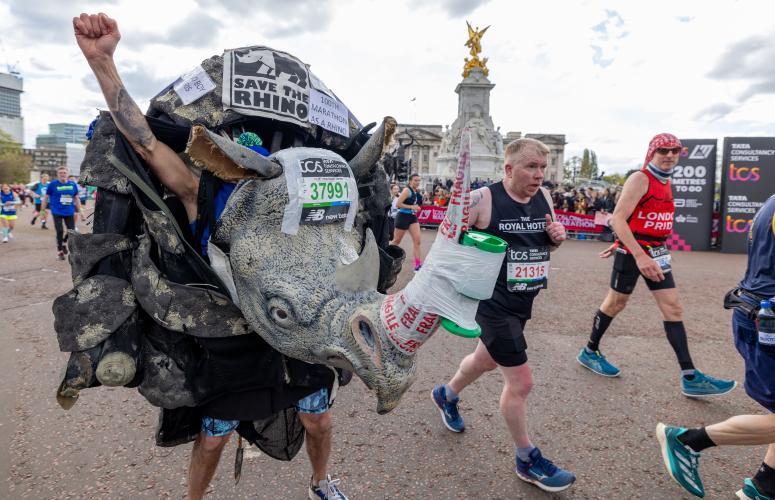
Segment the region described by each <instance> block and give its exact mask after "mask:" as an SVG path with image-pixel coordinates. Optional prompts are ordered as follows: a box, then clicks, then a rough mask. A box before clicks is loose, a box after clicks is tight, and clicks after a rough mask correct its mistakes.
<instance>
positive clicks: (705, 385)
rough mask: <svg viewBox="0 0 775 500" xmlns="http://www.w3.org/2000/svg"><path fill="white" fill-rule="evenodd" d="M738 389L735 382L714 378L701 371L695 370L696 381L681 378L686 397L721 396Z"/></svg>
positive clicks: (682, 390)
mask: <svg viewBox="0 0 775 500" xmlns="http://www.w3.org/2000/svg"><path fill="white" fill-rule="evenodd" d="M735 387H737V382H735V381H734V380H724V379H723V378H713V377H711V376H710V375H705V374H704V373H702V372H701V371H700V370H694V379H692V380H686V377H681V392H683V394H684V396H689V397H692V398H698V397H705V396H721V395H722V394H726V393H728V392H730V391H731V390H732V389H734V388H735Z"/></svg>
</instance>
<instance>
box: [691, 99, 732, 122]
mask: <svg viewBox="0 0 775 500" xmlns="http://www.w3.org/2000/svg"><path fill="white" fill-rule="evenodd" d="M734 109H735V107H734V106H732V105H730V104H726V103H723V102H719V103H716V104H712V105H710V106H708V107H707V108H704V109H702V110H700V111H699V112H697V113H696V114H695V115H694V119H695V120H698V121H702V122H715V121H716V120H721V119H722V118H724V117H726V116H727V115H728V114H729V113H731V112H732V111H734Z"/></svg>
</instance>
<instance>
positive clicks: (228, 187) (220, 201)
mask: <svg viewBox="0 0 775 500" xmlns="http://www.w3.org/2000/svg"><path fill="white" fill-rule="evenodd" d="M236 186H237V184H235V183H233V182H224V183H223V184H222V185H221V188H220V189H219V190H218V192H217V193H215V200H214V201H213V209H214V210H215V220H216V222H217V221H219V220H220V219H221V214H222V213H223V209H224V208H226V202H227V201H228V199H229V196H231V193H232V192H233V191H234V188H235V187H236ZM191 232H192V233H194V236H196V221H194V222H192V223H191ZM209 239H210V228H209V227H208V226H205V229H204V232H203V233H202V241H200V242H199V243H200V244H201V246H202V255H207V240H209Z"/></svg>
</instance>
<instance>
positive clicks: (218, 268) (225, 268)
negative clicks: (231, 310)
mask: <svg viewBox="0 0 775 500" xmlns="http://www.w3.org/2000/svg"><path fill="white" fill-rule="evenodd" d="M207 255H208V256H209V257H210V267H212V268H213V271H215V274H217V275H218V277H219V278H221V281H223V284H224V285H226V288H227V289H228V290H229V295H231V301H232V302H234V305H235V306H237V307H239V297H238V296H237V287H236V286H235V285H234V277H233V276H232V274H231V263H230V262H229V256H228V255H226V254H225V253H223V250H221V249H220V248H218V247H217V246H216V245H214V244H213V243H212V242H210V241H208V242H207Z"/></svg>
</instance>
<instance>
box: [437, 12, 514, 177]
mask: <svg viewBox="0 0 775 500" xmlns="http://www.w3.org/2000/svg"><path fill="white" fill-rule="evenodd" d="M466 24H467V25H468V41H467V42H466V43H465V46H466V47H469V48H470V51H469V54H470V55H471V58H468V57H466V58H465V60H464V62H465V65H464V66H463V81H461V82H460V83H458V85H457V87H456V88H455V92H456V93H457V94H458V96H459V97H458V105H457V118H456V119H455V121H454V122H453V123H452V126H451V127H448V128H447V129H446V130H445V131H444V134H443V136H442V140H441V148H440V150H439V156H438V158H437V160H436V165H437V172H438V173H439V174H440V175H441V176H444V177H454V175H455V172H456V170H457V158H458V151H459V149H460V133H461V132H462V130H463V128H465V127H468V128H469V129H470V130H471V177H472V178H477V177H478V178H480V179H483V180H484V179H487V178H490V179H493V180H495V179H498V178H500V176H501V175H502V173H503V137H502V136H501V134H500V132H499V131H498V130H495V127H494V126H493V123H492V117H491V116H490V90H492V89H493V87H495V85H494V84H492V83H490V80H488V79H487V75H488V74H489V70H488V69H487V58H486V57H485V58H483V59H480V58H479V54H480V53H481V51H482V45H481V40H482V36H483V35H484V33H485V31H487V29H488V28H489V26H488V27H487V28H484V29H483V30H481V31H480V30H479V28H478V27H477V29H473V28H471V24H469V23H468V22H466Z"/></svg>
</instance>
